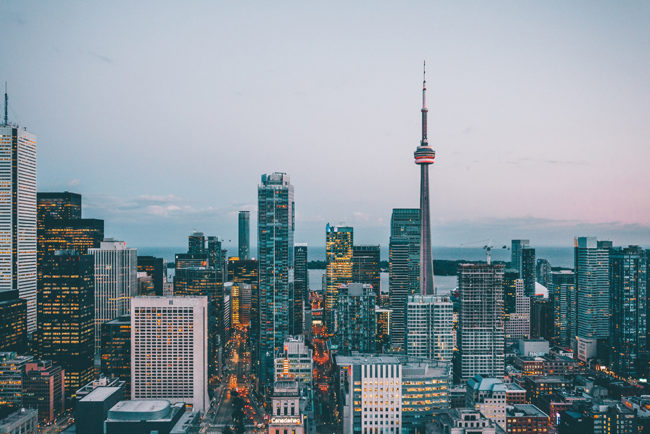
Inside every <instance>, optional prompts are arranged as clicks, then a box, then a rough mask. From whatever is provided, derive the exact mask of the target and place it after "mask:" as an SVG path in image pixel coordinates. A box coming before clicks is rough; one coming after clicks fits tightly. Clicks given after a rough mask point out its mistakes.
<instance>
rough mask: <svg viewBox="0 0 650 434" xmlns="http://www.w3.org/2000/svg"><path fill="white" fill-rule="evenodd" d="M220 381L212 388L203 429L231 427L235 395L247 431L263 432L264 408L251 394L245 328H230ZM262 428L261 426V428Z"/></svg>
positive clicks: (203, 430)
mask: <svg viewBox="0 0 650 434" xmlns="http://www.w3.org/2000/svg"><path fill="white" fill-rule="evenodd" d="M224 354H225V355H227V356H226V357H225V358H224V369H223V378H224V380H223V384H221V385H219V386H218V387H217V388H216V389H215V393H214V399H213V400H212V403H211V406H210V409H209V410H208V412H207V413H206V417H205V419H204V425H203V429H202V430H201V431H202V432H206V433H219V432H222V430H223V429H225V427H226V426H230V427H231V428H234V423H233V412H234V410H235V407H234V406H233V400H234V398H235V397H236V396H239V397H241V399H242V400H243V402H244V405H243V412H244V424H245V427H246V432H250V433H254V432H264V410H263V409H262V408H261V407H260V405H259V403H258V402H257V400H256V399H255V397H254V396H252V394H251V391H252V390H253V385H252V379H253V376H252V372H251V366H252V364H251V352H250V348H249V343H248V333H247V329H246V328H245V327H241V328H236V329H233V332H232V336H231V338H230V340H229V341H228V342H227V343H226V346H225V348H224ZM260 427H261V428H260Z"/></svg>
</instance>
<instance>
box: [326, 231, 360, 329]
mask: <svg viewBox="0 0 650 434" xmlns="http://www.w3.org/2000/svg"><path fill="white" fill-rule="evenodd" d="M353 245H354V231H353V229H352V228H351V227H348V226H346V227H339V226H331V225H330V224H329V223H328V224H327V226H326V227H325V255H326V256H325V258H326V262H325V282H326V287H325V322H326V324H327V330H328V332H329V333H330V334H333V333H335V332H336V301H337V299H338V291H339V286H341V285H347V284H348V283H350V282H352V251H353V250H352V246H353Z"/></svg>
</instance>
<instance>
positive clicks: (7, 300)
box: [0, 291, 27, 353]
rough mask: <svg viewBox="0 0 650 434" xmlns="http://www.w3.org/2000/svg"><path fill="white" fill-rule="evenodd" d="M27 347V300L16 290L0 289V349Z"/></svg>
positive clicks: (8, 349) (21, 350) (12, 349)
mask: <svg viewBox="0 0 650 434" xmlns="http://www.w3.org/2000/svg"><path fill="white" fill-rule="evenodd" d="M26 349H27V302H26V301H25V300H23V299H22V298H19V297H18V291H0V351H15V352H17V353H23V352H25V350H26Z"/></svg>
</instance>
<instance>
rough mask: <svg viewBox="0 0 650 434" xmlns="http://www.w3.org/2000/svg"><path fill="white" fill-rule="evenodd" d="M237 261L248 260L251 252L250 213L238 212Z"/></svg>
mask: <svg viewBox="0 0 650 434" xmlns="http://www.w3.org/2000/svg"><path fill="white" fill-rule="evenodd" d="M238 229H239V237H238V240H237V241H238V243H239V249H238V252H239V259H244V260H245V259H250V250H251V212H250V211H239V227H238Z"/></svg>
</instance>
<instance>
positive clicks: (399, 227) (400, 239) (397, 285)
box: [388, 166, 424, 348]
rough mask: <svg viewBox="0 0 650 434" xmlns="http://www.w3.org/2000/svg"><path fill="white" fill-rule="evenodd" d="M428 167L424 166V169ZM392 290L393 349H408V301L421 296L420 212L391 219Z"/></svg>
mask: <svg viewBox="0 0 650 434" xmlns="http://www.w3.org/2000/svg"><path fill="white" fill-rule="evenodd" d="M423 167H424V166H423ZM388 254H389V275H388V279H389V280H388V289H389V291H390V305H391V308H392V310H393V323H392V325H393V329H392V334H391V340H392V345H393V346H395V347H396V348H403V347H404V328H405V324H406V323H405V317H404V314H405V312H406V300H407V297H408V296H409V295H414V294H419V293H420V210H419V209H417V208H415V209H413V208H395V209H393V213H392V216H391V219H390V243H389V253H388Z"/></svg>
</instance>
